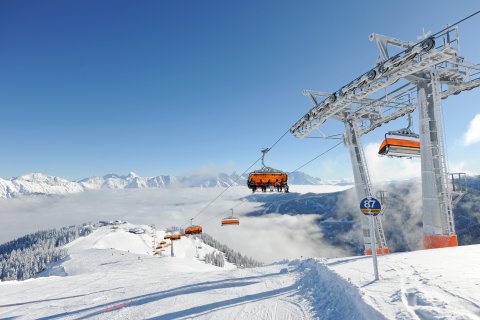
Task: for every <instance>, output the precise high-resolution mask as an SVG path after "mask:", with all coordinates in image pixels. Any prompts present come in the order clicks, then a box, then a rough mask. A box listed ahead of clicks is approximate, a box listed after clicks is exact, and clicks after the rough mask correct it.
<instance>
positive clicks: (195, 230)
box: [185, 218, 202, 234]
mask: <svg viewBox="0 0 480 320" xmlns="http://www.w3.org/2000/svg"><path fill="white" fill-rule="evenodd" d="M185 234H202V227H201V226H194V225H193V218H192V219H190V227H188V228H185Z"/></svg>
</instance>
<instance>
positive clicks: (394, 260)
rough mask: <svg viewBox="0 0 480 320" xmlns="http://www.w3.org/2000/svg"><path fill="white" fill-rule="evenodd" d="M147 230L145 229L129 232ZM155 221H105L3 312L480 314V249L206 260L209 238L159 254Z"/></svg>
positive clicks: (7, 300) (4, 302)
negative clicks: (245, 264) (222, 263)
mask: <svg viewBox="0 0 480 320" xmlns="http://www.w3.org/2000/svg"><path fill="white" fill-rule="evenodd" d="M131 228H143V229H145V230H146V231H147V232H146V233H144V234H133V233H130V232H128V230H129V229H131ZM164 234H165V231H158V230H157V231H156V232H153V231H152V229H151V228H150V227H149V226H148V225H132V224H130V223H126V224H119V225H107V226H104V227H101V228H98V229H97V230H95V231H94V232H93V233H92V234H90V235H89V236H87V237H84V238H79V239H77V240H75V241H74V242H72V243H70V244H68V245H67V246H66V247H67V248H68V250H69V254H70V256H69V257H68V258H66V259H64V260H63V261H61V262H59V263H55V264H53V265H51V267H50V269H49V270H47V271H45V272H44V273H43V274H42V277H39V278H36V279H29V280H26V281H22V282H19V281H7V282H2V283H0V318H19V319H31V318H43V319H60V318H61V319H84V318H95V319H188V318H191V317H194V318H198V319H316V318H320V319H369V320H370V319H478V318H480V295H479V292H480V272H479V271H478V266H479V265H480V245H475V246H463V247H456V248H445V249H435V250H420V251H415V252H407V253H396V254H389V255H384V256H379V258H378V259H379V272H380V280H378V281H374V277H373V271H372V261H371V257H365V256H360V257H349V258H341V259H298V260H293V261H288V260H286V261H282V262H279V263H276V264H272V265H268V266H265V267H261V268H253V269H237V268H236V267H235V266H233V265H231V264H228V263H227V265H226V267H225V268H219V267H216V266H213V265H209V264H205V263H204V262H203V261H202V257H203V256H205V254H206V253H209V252H212V250H215V249H213V248H211V247H209V246H207V245H206V244H204V243H202V242H201V240H199V239H196V238H194V237H192V238H182V240H179V241H177V242H175V243H174V249H175V252H176V257H170V256H168V255H165V256H162V257H159V256H153V255H152V254H151V248H152V241H153V239H154V238H153V236H156V237H157V239H160V238H162V237H163V235H164Z"/></svg>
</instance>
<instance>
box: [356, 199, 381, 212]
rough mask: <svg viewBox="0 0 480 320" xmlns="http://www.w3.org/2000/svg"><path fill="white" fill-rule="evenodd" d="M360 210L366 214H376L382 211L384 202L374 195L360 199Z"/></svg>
mask: <svg viewBox="0 0 480 320" xmlns="http://www.w3.org/2000/svg"><path fill="white" fill-rule="evenodd" d="M360 211H362V213H363V214H365V215H372V216H376V215H377V214H379V213H380V212H381V211H382V204H381V203H380V201H379V200H377V199H375V198H373V197H367V198H365V199H363V200H362V201H360Z"/></svg>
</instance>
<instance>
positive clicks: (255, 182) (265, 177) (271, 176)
mask: <svg viewBox="0 0 480 320" xmlns="http://www.w3.org/2000/svg"><path fill="white" fill-rule="evenodd" d="M268 151H270V149H268V148H265V149H262V150H261V152H262V168H261V169H260V170H255V171H253V172H251V173H250V174H249V176H248V179H247V186H248V188H249V189H251V190H252V192H255V191H257V190H258V189H260V191H266V189H267V188H273V187H274V186H275V183H276V182H278V183H279V184H280V186H281V189H282V190H285V192H288V186H287V180H288V175H287V174H286V173H285V172H283V171H281V170H277V169H273V168H270V167H267V166H266V165H265V162H264V159H265V154H266V153H267V152H268Z"/></svg>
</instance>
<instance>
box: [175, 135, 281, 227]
mask: <svg viewBox="0 0 480 320" xmlns="http://www.w3.org/2000/svg"><path fill="white" fill-rule="evenodd" d="M289 132H290V128H289V129H287V131H285V132H284V133H283V134H282V135H281V136H280V138H278V139H277V140H276V141H275V142H274V143H273V144H272V145H271V146H270V147H269V148H268V149H269V150H272V149H273V148H274V147H275V146H276V145H277V144H278V143H279V142H280V141H281V140H282V139H283V138H284V137H285V136H286V135H287V134H288V133H289ZM261 159H262V157H259V158H258V159H257V160H255V162H253V163H252V164H251V165H250V166H249V167H248V168H247V169H246V170H245V171H243V172H242V173H241V174H240V175H239V176H238V177H237V178H236V179H235V180H234V181H233V182H232V183H230V185H229V186H227V187H226V188H225V189H224V190H223V191H222V192H220V193H219V194H218V195H217V196H216V197H215V198H213V199H212V200H211V201H210V202H209V203H208V204H207V205H205V207H203V208H202V209H201V210H200V211H199V212H198V213H197V214H196V215H195V216H194V217H193V218H191V220H194V219H196V218H197V217H198V216H199V215H201V214H202V213H203V212H205V210H207V209H208V208H209V207H210V206H211V205H212V204H213V203H214V202H215V201H217V200H218V199H219V198H220V197H221V196H222V195H223V194H224V193H225V192H227V190H228V189H230V188H231V187H232V186H233V185H234V184H236V183H237V181H238V180H239V179H240V178H241V177H242V176H243V175H245V174H246V173H247V172H248V171H249V170H250V169H251V168H252V167H253V166H254V165H255V164H257V162H258V161H260V160H261ZM185 225H186V224H183V225H182V227H183V226H185Z"/></svg>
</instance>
